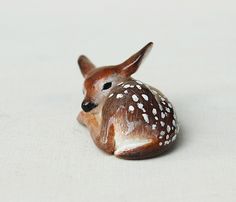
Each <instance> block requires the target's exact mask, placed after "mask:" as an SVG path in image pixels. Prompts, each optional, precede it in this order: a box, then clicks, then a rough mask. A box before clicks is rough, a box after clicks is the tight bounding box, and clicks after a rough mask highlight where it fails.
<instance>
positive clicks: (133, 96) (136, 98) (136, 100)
mask: <svg viewBox="0 0 236 202" xmlns="http://www.w3.org/2000/svg"><path fill="white" fill-rule="evenodd" d="M132 99H133V101H134V102H138V100H139V99H138V97H137V95H135V94H134V95H132Z"/></svg>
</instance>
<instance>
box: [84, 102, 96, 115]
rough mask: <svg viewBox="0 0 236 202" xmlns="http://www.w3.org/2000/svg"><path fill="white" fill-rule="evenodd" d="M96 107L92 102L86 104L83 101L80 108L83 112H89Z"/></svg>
mask: <svg viewBox="0 0 236 202" xmlns="http://www.w3.org/2000/svg"><path fill="white" fill-rule="evenodd" d="M95 107H97V105H96V104H95V103H93V102H88V101H86V100H84V101H83V102H82V104H81V108H82V109H83V110H84V111H85V112H89V111H91V110H92V109H93V108H95Z"/></svg>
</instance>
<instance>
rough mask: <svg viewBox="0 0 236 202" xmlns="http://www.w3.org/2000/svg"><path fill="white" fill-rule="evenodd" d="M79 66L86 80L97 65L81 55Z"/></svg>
mask: <svg viewBox="0 0 236 202" xmlns="http://www.w3.org/2000/svg"><path fill="white" fill-rule="evenodd" d="M78 65H79V67H80V71H81V73H82V75H83V77H84V78H85V77H86V76H87V75H88V73H89V72H90V71H91V70H92V69H94V68H95V65H94V64H93V63H92V62H91V61H90V60H89V59H88V58H87V57H86V56H85V55H81V56H80V57H79V59H78Z"/></svg>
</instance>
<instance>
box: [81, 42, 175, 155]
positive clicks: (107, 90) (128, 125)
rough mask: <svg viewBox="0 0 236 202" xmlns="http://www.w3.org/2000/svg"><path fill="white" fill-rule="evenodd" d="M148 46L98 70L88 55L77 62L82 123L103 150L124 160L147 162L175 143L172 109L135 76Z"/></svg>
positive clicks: (147, 50)
mask: <svg viewBox="0 0 236 202" xmlns="http://www.w3.org/2000/svg"><path fill="white" fill-rule="evenodd" d="M152 45H153V44H152V43H151V42H150V43H148V44H147V45H146V46H145V47H143V48H142V49H141V50H140V51H138V52H137V53H135V54H134V55H133V56H131V57H130V58H129V59H127V60H126V61H125V62H123V63H121V64H119V65H115V66H105V67H99V68H96V67H95V65H94V64H93V63H92V62H91V61H90V60H89V59H88V58H87V57H86V56H80V57H79V59H78V64H79V67H80V70H81V73H82V75H83V76H84V78H85V81H84V87H83V92H84V96H85V97H84V101H83V102H82V105H81V106H82V109H83V111H81V112H80V113H79V115H78V121H79V122H80V123H81V124H83V125H85V126H86V127H88V129H89V131H90V133H91V137H92V139H93V141H94V143H95V144H96V145H97V146H98V147H99V148H100V149H102V150H103V151H105V152H107V153H109V154H114V155H115V156H117V157H119V158H124V159H144V158H150V157H154V156H157V155H158V154H160V153H162V152H164V151H166V150H167V149H168V148H169V147H170V146H171V145H172V144H173V143H174V142H175V140H176V137H177V133H178V124H177V120H176V114H175V111H174V109H173V105H172V104H171V103H170V101H169V100H168V99H167V98H166V97H165V96H164V95H163V94H162V93H161V92H160V91H159V90H157V89H155V88H153V87H151V86H149V85H147V84H145V83H143V82H141V81H138V80H135V79H133V78H132V77H131V75H132V74H133V73H135V72H136V71H137V69H138V67H139V66H140V64H141V63H142V60H143V59H144V57H145V56H146V55H147V53H148V52H149V51H150V49H151V47H152Z"/></svg>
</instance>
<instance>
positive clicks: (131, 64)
mask: <svg viewBox="0 0 236 202" xmlns="http://www.w3.org/2000/svg"><path fill="white" fill-rule="evenodd" d="M152 45H153V43H152V42H150V43H148V44H147V45H146V46H144V47H143V48H142V49H141V50H139V51H138V52H137V53H135V54H134V55H132V56H131V57H130V58H129V59H127V60H126V61H124V62H123V63H121V64H120V65H118V66H117V68H118V72H119V73H120V74H121V75H122V76H124V77H129V76H131V75H132V74H133V73H135V72H136V71H137V69H138V67H139V66H140V64H141V63H142V61H143V59H144V58H145V57H146V55H148V53H149V52H150V50H151V49H152Z"/></svg>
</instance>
